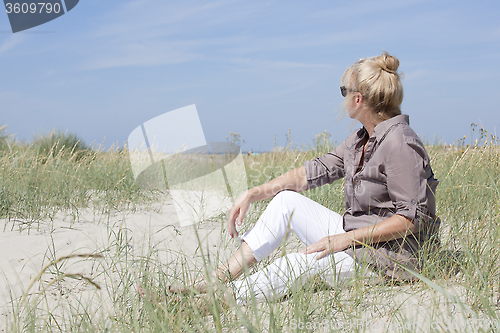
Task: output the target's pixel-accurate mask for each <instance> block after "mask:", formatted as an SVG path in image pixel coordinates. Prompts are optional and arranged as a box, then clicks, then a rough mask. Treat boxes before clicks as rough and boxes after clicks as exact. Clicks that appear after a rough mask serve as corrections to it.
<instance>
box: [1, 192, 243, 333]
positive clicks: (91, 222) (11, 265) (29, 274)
mask: <svg viewBox="0 0 500 333" xmlns="http://www.w3.org/2000/svg"><path fill="white" fill-rule="evenodd" d="M1 222H3V224H2V227H3V226H5V231H4V232H0V270H1V273H2V274H1V276H0V318H1V320H0V331H2V332H3V331H5V330H6V325H7V323H8V321H10V320H12V312H13V311H16V309H13V304H14V305H15V304H18V303H19V300H20V299H21V297H22V296H23V295H24V294H25V293H28V294H29V295H31V298H32V299H33V297H36V295H37V293H39V292H40V291H41V290H43V288H46V287H47V285H49V284H50V283H51V281H53V280H54V279H55V278H57V277H58V276H61V274H64V273H65V274H74V275H78V276H84V277H86V278H89V279H91V280H93V281H94V282H95V283H96V284H98V285H100V286H101V287H102V288H101V290H97V289H96V288H95V286H93V285H92V284H91V283H88V282H86V281H83V280H81V279H74V278H64V280H63V281H61V282H59V283H54V284H53V285H51V286H50V287H49V288H47V293H46V294H47V295H48V296H49V297H48V299H49V301H50V302H52V304H54V306H55V304H57V302H58V301H60V299H61V297H66V299H67V300H68V299H69V302H71V301H72V300H71V298H74V302H81V301H82V300H88V301H89V302H91V303H92V304H90V306H91V307H96V308H98V309H100V311H101V312H102V313H103V314H104V315H106V313H108V314H109V313H111V312H112V300H113V297H116V296H117V295H113V293H114V292H115V291H116V289H115V288H112V287H111V288H110V286H109V285H103V284H106V283H107V284H109V283H110V282H113V283H119V281H117V279H119V278H120V277H119V274H118V273H119V272H112V271H113V270H114V269H115V268H116V262H115V263H114V264H115V266H113V256H116V255H117V251H118V250H120V251H121V253H120V256H121V258H124V257H128V258H129V259H130V262H133V260H136V259H138V258H142V257H143V256H144V255H145V254H147V253H151V252H155V250H156V253H157V254H158V256H159V259H160V260H161V261H162V262H164V263H165V264H168V263H169V262H172V263H175V264H178V265H179V264H180V263H181V262H182V261H186V262H187V263H188V266H190V267H191V268H192V272H199V271H200V270H201V269H202V268H203V266H204V262H205V263H206V262H209V263H211V264H212V265H213V264H214V262H215V260H216V258H218V259H219V260H220V259H221V258H222V257H223V256H225V257H227V256H228V255H229V254H230V251H231V248H233V249H234V248H235V247H236V246H237V245H238V244H236V241H235V240H233V241H229V240H228V238H227V235H223V234H222V228H223V227H224V225H223V224H222V223H220V222H218V223H217V222H205V223H201V224H197V225H191V226H184V227H181V226H180V225H179V223H178V220H177V216H176V213H175V209H174V207H173V204H172V201H171V200H169V199H167V200H165V202H163V203H159V204H156V205H155V206H153V207H148V208H147V209H143V210H141V211H135V212H131V211H123V212H119V211H115V212H113V213H112V214H110V215H102V214H100V213H98V212H96V211H92V210H86V211H83V212H82V213H81V215H80V216H79V218H78V221H74V218H73V217H72V216H65V215H64V213H60V214H58V216H57V218H56V219H54V221H41V223H39V224H32V225H31V227H30V228H27V226H26V225H24V226H22V227H21V228H20V226H21V223H20V222H19V221H7V220H0V223H1ZM195 226H196V230H197V231H198V237H199V239H200V240H201V243H202V244H203V246H202V249H201V250H203V254H204V257H203V256H202V254H201V251H200V247H199V246H198V239H197V236H196V232H194V227H195ZM125 252H126V254H127V256H124V253H125ZM78 254H82V255H83V254H101V255H103V258H80V257H77V258H72V259H68V260H63V261H62V262H61V263H60V268H59V271H57V270H56V269H55V268H54V267H51V268H50V269H49V270H48V271H47V272H46V273H45V274H43V275H42V277H41V279H40V280H38V281H37V282H36V283H35V284H34V285H33V287H32V288H31V289H30V290H28V291H27V290H26V289H27V288H28V286H29V285H30V283H31V282H32V279H34V278H35V277H36V276H37V275H38V274H39V272H40V271H41V270H42V267H43V266H44V265H45V264H47V263H49V262H50V261H52V260H54V259H56V258H60V257H63V256H68V255H78ZM179 259H181V260H179ZM170 268H171V269H172V270H173V269H175V267H170ZM177 268H178V267H177ZM103 271H106V274H103ZM131 273H132V274H136V273H137V275H140V274H139V273H138V272H131Z"/></svg>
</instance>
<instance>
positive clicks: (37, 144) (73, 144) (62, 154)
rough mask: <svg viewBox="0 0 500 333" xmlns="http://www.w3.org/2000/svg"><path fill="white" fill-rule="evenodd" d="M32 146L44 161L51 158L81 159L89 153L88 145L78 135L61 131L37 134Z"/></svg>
mask: <svg viewBox="0 0 500 333" xmlns="http://www.w3.org/2000/svg"><path fill="white" fill-rule="evenodd" d="M32 146H33V149H34V151H35V152H36V153H37V154H38V155H40V156H41V157H42V160H43V161H47V160H49V159H51V158H66V159H69V158H72V157H73V158H75V159H79V158H81V157H82V156H83V155H84V154H85V152H88V151H89V148H88V147H87V145H85V143H84V142H83V141H82V140H81V139H80V138H78V136H76V134H73V133H69V134H68V132H62V131H59V130H58V131H56V130H52V131H50V132H48V133H43V134H35V136H34V138H33V140H32Z"/></svg>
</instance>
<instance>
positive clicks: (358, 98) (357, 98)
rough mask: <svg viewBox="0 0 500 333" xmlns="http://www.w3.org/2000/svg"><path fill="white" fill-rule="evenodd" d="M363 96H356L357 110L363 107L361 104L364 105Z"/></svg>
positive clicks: (358, 94)
mask: <svg viewBox="0 0 500 333" xmlns="http://www.w3.org/2000/svg"><path fill="white" fill-rule="evenodd" d="M363 100H364V99H363V95H361V93H360V92H356V95H354V102H355V103H356V110H358V109H359V108H360V107H361V104H363Z"/></svg>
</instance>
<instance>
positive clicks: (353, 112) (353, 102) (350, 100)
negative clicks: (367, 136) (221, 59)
mask: <svg viewBox="0 0 500 333" xmlns="http://www.w3.org/2000/svg"><path fill="white" fill-rule="evenodd" d="M358 94H359V93H358V92H356V90H355V89H352V88H348V89H347V95H346V97H345V105H346V108H347V112H348V113H349V117H351V118H352V119H358V116H359V105H358V102H357V100H358V98H359V97H358Z"/></svg>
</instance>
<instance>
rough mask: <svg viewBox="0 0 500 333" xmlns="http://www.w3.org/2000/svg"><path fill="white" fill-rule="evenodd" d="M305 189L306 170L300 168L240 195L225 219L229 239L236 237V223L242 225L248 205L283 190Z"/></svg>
mask: <svg viewBox="0 0 500 333" xmlns="http://www.w3.org/2000/svg"><path fill="white" fill-rule="evenodd" d="M306 189H307V177H306V169H305V168H304V167H303V166H302V167H299V168H296V169H293V170H290V171H287V172H285V173H284V174H282V175H281V176H279V177H278V178H275V179H273V180H271V181H269V182H267V183H265V184H262V185H259V186H256V187H254V188H252V189H250V190H248V191H245V192H243V194H242V195H240V196H239V198H238V199H237V200H236V202H235V203H234V205H233V207H231V209H230V210H229V218H228V219H227V229H228V230H229V235H230V236H231V238H234V237H238V231H237V230H236V222H238V225H241V224H242V223H243V218H244V217H245V215H246V213H247V211H248V207H250V203H252V202H255V201H261V200H265V199H268V198H271V197H273V196H275V195H276V194H277V193H278V192H280V191H283V190H291V191H295V192H301V191H304V190H306Z"/></svg>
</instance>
